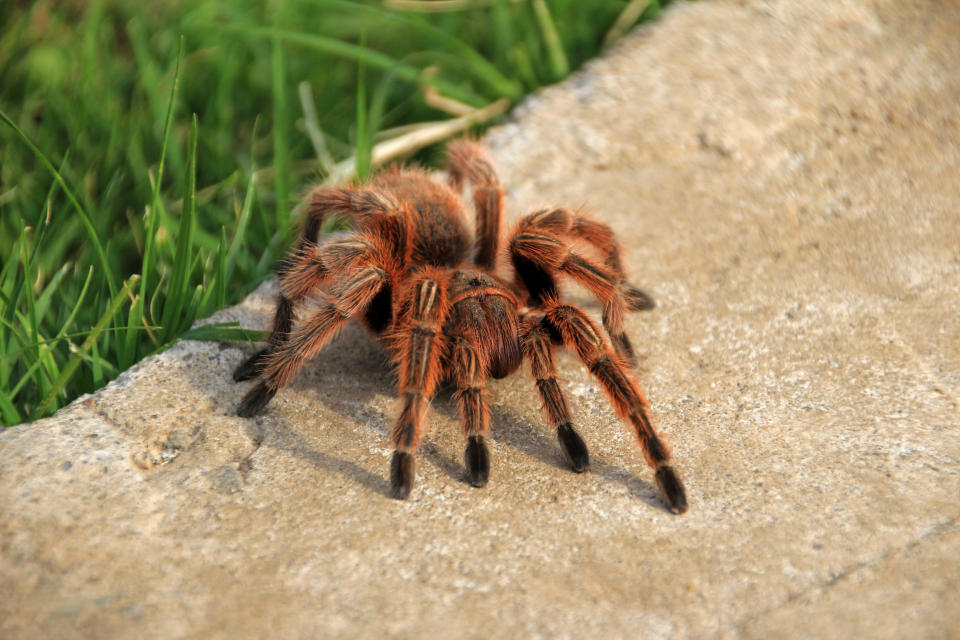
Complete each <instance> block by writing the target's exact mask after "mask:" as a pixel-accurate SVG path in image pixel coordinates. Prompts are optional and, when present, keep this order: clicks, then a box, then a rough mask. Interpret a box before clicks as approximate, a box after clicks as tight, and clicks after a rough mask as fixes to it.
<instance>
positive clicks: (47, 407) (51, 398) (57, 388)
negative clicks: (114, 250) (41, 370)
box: [34, 275, 140, 417]
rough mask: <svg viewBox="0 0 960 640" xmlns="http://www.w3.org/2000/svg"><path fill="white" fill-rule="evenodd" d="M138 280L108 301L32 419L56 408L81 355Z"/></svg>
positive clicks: (131, 280)
mask: <svg viewBox="0 0 960 640" xmlns="http://www.w3.org/2000/svg"><path fill="white" fill-rule="evenodd" d="M139 280H140V276H137V275H134V276H131V277H130V279H129V280H127V281H126V282H125V283H124V285H123V288H122V289H121V290H120V291H119V292H117V294H116V295H114V296H113V297H112V298H111V299H110V302H109V304H107V308H106V310H105V311H104V312H103V315H101V316H100V319H99V320H98V321H97V324H96V325H95V326H94V327H93V330H92V331H91V332H90V334H89V335H88V336H87V339H86V340H84V341H83V345H81V346H80V348H79V349H78V352H77V353H75V354H74V355H73V356H72V357H71V358H70V360H68V361H67V364H66V365H64V367H63V369H62V370H61V371H60V375H59V376H57V379H56V380H54V382H53V385H52V386H51V388H50V390H49V391H47V393H46V395H45V396H44V397H43V400H41V401H40V405H39V406H38V407H37V410H36V413H35V416H34V417H42V416H44V415H48V414H49V413H51V412H52V410H53V408H54V407H55V406H56V403H57V397H58V396H59V395H60V392H61V391H63V388H64V387H65V386H66V384H67V382H68V381H69V380H70V378H71V377H72V376H73V374H74V373H75V372H76V370H77V367H79V366H80V362H81V360H82V358H81V355H82V354H85V353H87V352H88V351H90V348H91V347H92V346H93V343H94V342H95V341H96V340H97V338H99V337H100V334H101V333H103V331H104V330H105V329H107V325H109V324H110V322H111V321H112V320H113V318H114V316H115V315H116V314H117V311H119V310H120V307H121V305H123V303H124V301H125V300H126V299H127V296H129V295H130V293H131V292H132V291H133V290H134V289H135V288H136V286H137V283H138V282H139Z"/></svg>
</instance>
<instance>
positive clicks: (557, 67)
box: [533, 0, 570, 80]
mask: <svg viewBox="0 0 960 640" xmlns="http://www.w3.org/2000/svg"><path fill="white" fill-rule="evenodd" d="M533 11H534V13H535V14H536V16H537V25H539V27H540V33H541V35H542V36H543V42H544V44H545V45H546V47H547V56H548V59H549V60H550V70H551V71H552V73H553V79H554V80H560V79H561V78H565V77H566V76H567V74H569V73H570V63H569V62H567V54H566V53H564V51H563V41H561V40H560V34H559V33H558V32H557V25H556V24H554V22H553V17H552V16H551V15H550V9H549V8H548V7H547V3H546V2H545V0H533Z"/></svg>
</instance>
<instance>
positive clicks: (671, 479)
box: [656, 464, 687, 514]
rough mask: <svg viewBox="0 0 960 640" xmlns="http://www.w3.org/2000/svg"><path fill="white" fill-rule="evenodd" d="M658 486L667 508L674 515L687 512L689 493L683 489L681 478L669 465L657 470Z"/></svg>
mask: <svg viewBox="0 0 960 640" xmlns="http://www.w3.org/2000/svg"><path fill="white" fill-rule="evenodd" d="M656 478H657V486H659V487H660V491H662V492H663V497H664V498H666V501H667V508H669V509H670V511H672V512H673V513H678V514H679V513H683V512H685V511H686V510H687V493H686V491H685V490H684V488H683V482H681V481H680V476H678V475H677V472H676V471H674V470H673V467H671V466H670V465H668V464H665V465H663V466H662V467H660V468H659V469H657V474H656Z"/></svg>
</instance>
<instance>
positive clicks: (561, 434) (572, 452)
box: [557, 424, 590, 473]
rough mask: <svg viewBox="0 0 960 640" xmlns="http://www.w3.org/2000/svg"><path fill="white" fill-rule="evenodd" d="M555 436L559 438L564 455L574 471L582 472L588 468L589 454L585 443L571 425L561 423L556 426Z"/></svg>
mask: <svg viewBox="0 0 960 640" xmlns="http://www.w3.org/2000/svg"><path fill="white" fill-rule="evenodd" d="M557 438H558V439H559V440H560V447H561V448H562V449H563V453H564V455H566V456H567V462H569V463H570V468H572V469H573V471H574V472H575V473H583V472H584V471H586V470H587V469H589V468H590V454H589V453H588V452H587V444H586V443H585V442H584V441H583V438H581V437H580V434H579V433H577V432H576V431H574V429H573V427H572V426H571V425H569V424H562V425H560V426H559V427H557Z"/></svg>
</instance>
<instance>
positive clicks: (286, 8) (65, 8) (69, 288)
mask: <svg viewBox="0 0 960 640" xmlns="http://www.w3.org/2000/svg"><path fill="white" fill-rule="evenodd" d="M660 4H661V3H658V2H656V0H654V1H652V2H648V1H647V0H641V1H638V0H633V1H628V0H592V1H590V2H585V1H584V0H549V1H548V0H520V1H518V0H443V1H441V2H437V1H433V2H430V0H427V2H426V3H424V2H417V1H416V0H385V1H384V2H372V1H370V2H359V1H354V2H348V1H345V0H299V1H294V2H283V1H281V0H266V1H263V2H252V1H248V0H221V1H214V0H197V1H195V2H182V1H177V0H174V1H172V2H165V3H159V4H157V3H135V2H132V0H103V1H100V2H96V1H95V2H91V3H89V4H86V3H73V2H53V1H52V0H46V1H44V0H41V1H39V2H34V3H20V2H12V1H11V0H0V15H2V16H3V20H2V21H0V265H2V266H0V417H2V420H0V422H2V423H3V424H5V425H12V424H18V423H20V422H23V421H29V420H35V419H37V418H41V417H44V416H47V415H50V414H51V413H53V412H54V411H55V410H56V409H57V408H59V407H60V406H63V405H64V404H65V403H67V402H69V401H70V400H72V399H73V398H75V397H77V396H78V395H80V394H82V393H86V392H90V391H93V390H95V389H97V388H98V387H100V386H102V385H103V384H105V383H106V382H108V381H109V380H111V379H113V378H114V377H116V376H117V375H118V374H119V373H120V372H122V371H123V370H125V369H126V368H128V367H129V366H131V365H132V364H134V363H135V362H137V361H138V360H140V359H142V358H143V357H145V356H147V355H150V354H152V353H156V352H158V351H160V350H163V349H165V348H166V347H168V346H169V345H170V344H172V343H173V342H174V341H176V340H177V339H179V338H182V337H192V338H196V339H210V340H255V339H257V338H259V337H260V336H259V335H257V334H256V333H255V332H248V331H244V330H243V329H240V328H239V327H233V326H204V327H199V328H193V329H191V327H192V325H193V324H194V322H195V321H196V320H197V319H198V318H202V317H205V316H207V315H209V314H211V313H213V312H214V311H216V310H217V309H220V308H222V307H224V306H225V305H227V304H231V303H233V302H236V301H238V300H240V299H241V298H242V297H243V296H244V295H245V294H246V293H248V292H249V291H250V290H252V289H253V288H254V287H255V286H257V285H258V284H259V283H260V282H261V281H263V280H264V279H265V278H266V277H268V275H269V272H270V267H271V266H272V265H273V263H274V262H275V261H276V260H277V259H278V258H279V257H280V255H281V254H282V252H283V251H284V249H285V247H286V246H287V244H288V243H289V241H290V240H291V238H292V233H293V229H294V227H295V222H296V220H295V217H294V216H292V215H291V212H292V211H294V210H295V205H296V203H297V199H298V194H299V193H300V192H301V190H302V189H303V188H304V186H305V185H307V184H308V183H310V182H314V181H317V180H321V179H323V178H325V177H327V176H328V175H330V174H331V173H332V174H333V175H334V176H335V177H343V176H344V175H347V176H349V174H351V173H356V174H359V175H360V176H361V177H364V176H366V175H367V174H368V173H369V171H370V170H371V169H372V167H373V164H374V162H375V161H378V160H380V159H382V156H383V153H380V152H378V148H377V147H375V144H376V143H377V141H378V140H382V139H384V138H385V137H390V136H396V135H399V134H402V133H407V132H409V131H410V128H409V126H410V125H412V124H417V123H427V122H434V121H438V120H445V121H448V122H445V123H444V124H443V125H438V127H437V128H435V129H431V130H430V131H426V130H425V129H423V128H418V129H417V132H418V136H414V137H417V139H419V140H422V141H423V142H428V141H431V140H435V139H438V138H439V137H442V136H444V135H449V133H450V131H453V130H454V129H453V128H451V127H450V126H448V125H449V124H450V122H453V123H454V124H456V123H460V124H459V125H457V126H458V127H459V128H463V126H466V124H468V123H469V122H472V120H470V119H469V116H465V118H467V119H466V120H463V121H460V120H456V121H454V120H451V116H453V115H457V116H463V114H464V113H465V112H469V111H470V110H471V109H477V108H481V107H485V106H486V107H488V109H487V110H486V111H483V112H480V113H482V114H487V115H483V116H481V117H488V116H489V114H492V113H499V112H501V111H502V109H500V108H497V105H498V104H501V103H498V102H497V101H498V100H500V101H506V102H504V103H503V104H506V103H507V102H509V103H513V102H515V101H517V100H518V99H519V98H521V97H522V96H523V95H524V94H526V93H528V92H530V91H533V90H535V89H536V88H538V87H540V86H543V85H545V84H550V83H553V82H556V81H558V80H560V79H562V78H563V77H564V76H565V75H566V74H568V73H569V72H570V70H572V69H576V68H577V67H578V66H580V65H581V64H582V63H583V62H584V61H585V60H587V59H589V58H590V57H592V56H594V55H596V53H597V52H598V51H599V50H600V47H601V46H602V45H603V43H604V41H605V40H606V39H609V38H611V37H615V36H617V35H619V34H620V33H622V32H623V31H624V30H625V29H626V28H627V27H629V26H630V25H632V24H634V23H635V22H636V21H638V20H642V19H646V18H650V17H652V16H654V15H656V13H658V12H659V10H660ZM491 109H492V110H491ZM472 113H477V112H472ZM403 127H406V128H403ZM396 140H397V138H396V137H394V140H393V142H394V143H395V142H396ZM394 147H396V148H400V149H403V145H402V144H401V145H396V144H395V145H394ZM394 147H391V149H394ZM380 151H382V149H380ZM389 153H394V151H390V152H389ZM439 153H440V152H439V150H437V149H433V148H428V149H426V150H424V151H421V152H419V153H418V154H417V155H416V159H417V160H418V161H421V162H425V163H433V162H435V161H436V160H437V159H438V158H439ZM338 163H339V164H338Z"/></svg>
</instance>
